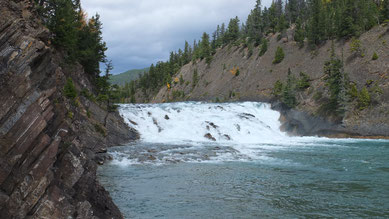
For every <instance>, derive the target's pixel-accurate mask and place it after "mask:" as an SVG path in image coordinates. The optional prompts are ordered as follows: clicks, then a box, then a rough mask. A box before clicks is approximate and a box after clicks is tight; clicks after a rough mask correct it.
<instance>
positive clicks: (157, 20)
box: [82, 0, 271, 74]
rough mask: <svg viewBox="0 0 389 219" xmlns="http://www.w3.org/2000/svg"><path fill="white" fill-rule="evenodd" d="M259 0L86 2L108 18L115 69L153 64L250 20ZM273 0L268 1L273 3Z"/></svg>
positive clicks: (106, 36) (106, 29) (89, 9)
mask: <svg viewBox="0 0 389 219" xmlns="http://www.w3.org/2000/svg"><path fill="white" fill-rule="evenodd" d="M255 2H256V0H83V1H82V6H83V8H84V10H86V11H87V13H88V15H89V16H92V15H94V14H95V13H96V12H97V13H99V14H100V17H101V21H102V22H103V36H104V40H105V41H106V42H107V45H108V51H107V53H106V54H107V56H108V59H111V60H112V61H113V64H114V67H115V69H114V71H113V73H115V74H116V73H121V72H123V71H126V70H129V69H134V68H145V67H149V66H150V65H151V63H156V62H157V61H165V60H167V58H168V57H169V52H170V51H176V50H178V49H179V48H183V46H184V43H185V40H187V41H188V42H189V43H190V44H192V43H193V40H194V39H200V37H201V35H202V33H203V32H207V33H211V32H213V31H214V30H215V29H216V26H217V25H218V24H221V23H223V22H224V23H226V24H228V21H229V19H230V18H232V17H235V16H238V17H239V18H240V19H241V21H245V20H246V18H247V15H248V14H249V13H250V10H251V9H252V8H254V6H255ZM269 2H271V0H263V1H262V4H263V5H265V6H268V5H269Z"/></svg>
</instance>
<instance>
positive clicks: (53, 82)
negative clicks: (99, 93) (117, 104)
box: [0, 0, 137, 218]
mask: <svg viewBox="0 0 389 219" xmlns="http://www.w3.org/2000/svg"><path fill="white" fill-rule="evenodd" d="M0 14H1V19H0V94H1V96H0V103H1V104H0V215H1V218H122V215H121V213H120V211H119V209H118V208H117V207H116V206H115V204H114V203H113V202H112V200H111V198H110V196H109V194H108V192H107V191H105V189H104V188H103V187H102V186H100V184H99V182H98V181H97V180H96V169H97V164H96V162H95V159H96V152H101V151H102V148H106V147H108V146H111V145H119V144H122V143H125V142H128V141H130V140H133V139H136V138H137V134H136V133H135V131H133V130H129V128H128V127H127V126H126V125H125V124H124V122H123V121H122V119H121V118H120V117H119V116H118V114H115V113H111V114H108V115H107V112H106V111H105V110H104V109H102V108H101V107H100V106H99V105H97V104H96V103H94V102H93V101H90V100H88V99H86V98H84V97H81V96H80V97H79V98H78V99H77V104H75V103H74V102H73V101H70V100H68V99H66V98H64V96H63V94H62V90H63V87H64V84H65V81H66V79H67V78H68V77H71V78H73V81H75V82H77V83H76V87H77V89H78V90H79V91H80V90H81V89H88V90H92V89H93V86H92V85H91V83H90V82H89V80H88V78H87V77H86V76H85V74H84V72H83V70H82V68H81V67H80V66H78V65H72V66H70V65H67V64H66V62H65V61H64V59H63V58H62V55H61V52H58V51H56V50H55V49H53V48H52V47H51V45H50V41H49V39H50V32H49V31H48V30H47V29H46V28H45V27H43V26H42V25H41V22H40V20H39V18H38V17H37V16H36V14H35V13H34V11H33V10H32V6H31V4H30V1H18V0H13V1H8V0H0ZM106 118H107V119H106Z"/></svg>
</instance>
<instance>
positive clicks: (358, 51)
mask: <svg viewBox="0 0 389 219" xmlns="http://www.w3.org/2000/svg"><path fill="white" fill-rule="evenodd" d="M350 52H352V53H354V54H355V55H359V56H361V57H364V56H365V54H364V53H363V48H362V46H361V41H360V40H358V39H356V38H352V39H351V44H350Z"/></svg>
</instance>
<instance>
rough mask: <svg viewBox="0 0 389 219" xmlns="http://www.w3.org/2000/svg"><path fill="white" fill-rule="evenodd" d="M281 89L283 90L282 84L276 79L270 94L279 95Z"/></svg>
mask: <svg viewBox="0 0 389 219" xmlns="http://www.w3.org/2000/svg"><path fill="white" fill-rule="evenodd" d="M282 90H283V84H282V82H281V81H280V80H277V81H276V83H275V84H274V87H273V91H272V94H273V95H274V96H275V97H280V96H281V95H282Z"/></svg>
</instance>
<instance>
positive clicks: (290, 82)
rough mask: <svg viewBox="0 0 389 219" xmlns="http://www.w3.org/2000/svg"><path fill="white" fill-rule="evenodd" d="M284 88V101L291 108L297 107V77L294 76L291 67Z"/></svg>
mask: <svg viewBox="0 0 389 219" xmlns="http://www.w3.org/2000/svg"><path fill="white" fill-rule="evenodd" d="M283 88H284V89H283V91H282V102H283V103H284V104H286V105H287V106H288V107H290V108H293V107H295V106H296V105H297V99H296V93H295V91H296V87H295V78H294V77H293V75H292V72H291V71H290V68H289V69H288V76H287V80H286V84H285V86H284V87H283Z"/></svg>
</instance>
